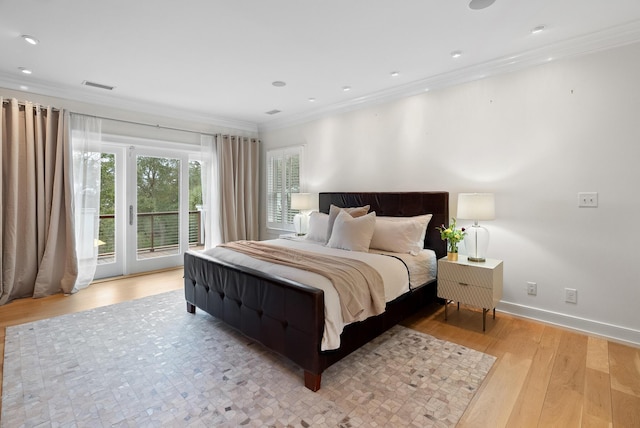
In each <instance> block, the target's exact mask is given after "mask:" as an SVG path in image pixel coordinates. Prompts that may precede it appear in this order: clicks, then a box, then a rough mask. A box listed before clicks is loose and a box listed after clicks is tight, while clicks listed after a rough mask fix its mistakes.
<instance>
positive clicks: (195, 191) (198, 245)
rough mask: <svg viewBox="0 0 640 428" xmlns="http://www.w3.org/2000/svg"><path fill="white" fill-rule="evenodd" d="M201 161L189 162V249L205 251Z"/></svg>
mask: <svg viewBox="0 0 640 428" xmlns="http://www.w3.org/2000/svg"><path fill="white" fill-rule="evenodd" d="M201 177H202V176H201V164H200V161H197V160H191V161H189V249H191V250H202V249H204V227H203V224H202V220H203V219H202V182H201V179H202V178H201Z"/></svg>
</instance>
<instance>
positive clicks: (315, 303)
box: [184, 253, 325, 391]
mask: <svg viewBox="0 0 640 428" xmlns="http://www.w3.org/2000/svg"><path fill="white" fill-rule="evenodd" d="M184 291H185V299H186V301H187V311H189V312H192V313H193V312H195V308H196V307H197V308H200V309H201V310H203V311H205V312H207V313H209V314H211V315H213V316H214V317H216V318H218V319H220V320H222V321H224V322H225V323H226V324H228V325H230V326H231V327H233V328H235V329H237V330H238V331H240V332H242V333H243V334H244V335H246V336H247V337H249V338H251V339H253V340H255V341H257V342H260V343H262V344H263V345H265V346H266V347H268V348H269V349H272V350H273V351H275V352H277V353H279V354H281V355H283V356H285V357H287V358H289V359H290V360H291V361H293V362H294V363H296V364H298V365H299V366H300V367H301V368H302V369H303V370H304V371H305V374H304V378H305V386H307V388H309V389H311V390H313V391H317V390H318V389H319V388H320V376H321V374H322V370H323V369H324V367H323V363H322V361H321V359H320V343H321V341H322V335H323V331H324V322H325V321H324V293H323V292H322V290H319V289H316V288H313V287H309V286H306V285H303V284H300V283H297V282H295V281H290V280H287V279H284V278H279V277H276V276H272V275H268V274H265V273H263V272H259V271H255V270H253V269H250V268H246V267H241V266H235V265H232V264H228V263H225V262H223V261H221V260H218V259H215V258H212V257H206V256H200V255H194V254H190V253H186V254H185V257H184Z"/></svg>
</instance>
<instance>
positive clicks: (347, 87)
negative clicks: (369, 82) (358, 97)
mask: <svg viewBox="0 0 640 428" xmlns="http://www.w3.org/2000/svg"><path fill="white" fill-rule="evenodd" d="M342 90H343V91H345V92H347V91H350V90H351V86H343V87H342Z"/></svg>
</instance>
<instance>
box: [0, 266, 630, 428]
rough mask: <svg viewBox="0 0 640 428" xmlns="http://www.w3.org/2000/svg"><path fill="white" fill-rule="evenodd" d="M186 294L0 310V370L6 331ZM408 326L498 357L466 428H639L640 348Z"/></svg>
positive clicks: (92, 296) (508, 330)
mask: <svg viewBox="0 0 640 428" xmlns="http://www.w3.org/2000/svg"><path fill="white" fill-rule="evenodd" d="M181 288H182V270H180V269H177V270H170V271H166V272H161V273H154V274H150V275H144V276H136V277H129V278H123V279H118V280H112V281H106V282H101V283H97V284H93V285H92V286H91V287H89V288H87V289H86V290H83V291H81V292H79V293H77V294H74V295H72V296H62V295H56V296H51V297H47V298H43V299H21V300H19V301H14V302H12V303H10V304H8V305H5V306H3V307H0V354H1V357H2V358H0V364H2V361H3V360H4V337H5V328H6V327H7V326H10V325H16V324H21V323H24V322H29V321H35V320H38V319H45V318H50V317H53V316H57V315H62V314H66V313H72V312H78V311H83V310H86V309H91V308H94V307H99V306H105V305H110V304H113V303H118V302H122V301H126V300H131V299H136V298H140V297H145V296H149V295H153V294H158V293H163V292H165V291H170V290H175V289H181ZM404 324H405V325H407V326H409V327H412V328H415V329H416V330H420V331H422V332H425V333H428V334H431V335H432V336H435V337H437V338H440V339H444V340H448V341H451V342H455V343H459V344H462V345H464V346H467V347H470V348H473V349H476V350H478V351H482V352H485V353H488V354H491V355H495V356H496V357H497V360H496V362H495V364H494V366H493V368H492V369H491V371H490V372H489V375H488V376H487V379H486V380H485V382H484V383H483V385H482V387H481V388H480V391H479V392H478V393H477V394H476V396H475V397H474V399H473V401H472V402H471V404H470V405H469V407H468V409H467V411H466V412H465V414H464V415H463V417H462V419H461V421H460V424H459V426H460V427H474V428H475V427H554V426H557V427H601V426H602V427H607V426H609V427H611V426H613V427H624V428H627V427H640V348H635V347H630V346H625V345H621V344H618V343H615V342H611V341H608V340H605V339H601V338H597V337H591V336H586V335H584V334H579V333H575V332H572V331H568V330H564V329H560V328H556V327H553V326H549V325H545V324H541V323H537V322H532V321H528V320H523V319H519V318H515V317H511V316H508V315H505V314H502V313H500V312H498V313H497V315H496V320H493V319H491V317H490V316H489V314H488V316H487V331H486V332H484V333H483V332H482V313H481V312H480V311H477V310H471V309H470V308H465V307H461V309H460V311H456V310H455V306H454V305H452V306H450V310H449V320H448V321H447V322H445V321H444V310H443V307H442V306H436V305H434V306H432V307H429V308H425V309H424V310H423V311H422V312H421V313H419V314H418V315H416V316H414V317H412V318H410V319H409V320H407V321H406V322H405V323H404ZM0 369H1V366H0ZM0 385H1V371H0Z"/></svg>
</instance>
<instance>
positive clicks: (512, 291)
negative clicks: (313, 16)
mask: <svg viewBox="0 0 640 428" xmlns="http://www.w3.org/2000/svg"><path fill="white" fill-rule="evenodd" d="M638 76H640V44H635V45H629V46H625V47H621V48H616V49H613V50H609V51H604V52H598V53H593V54H590V55H587V56H582V57H578V58H573V59H569V60H563V61H558V62H550V63H548V64H545V65H542V66H538V67H535V68H531V69H528V70H525V71H520V72H514V73H511V74H507V75H503V76H499V77H494V78H488V79H485V80H480V81H476V82H472V83H468V84H463V85H459V86H455V87H451V88H447V89H442V90H438V91H433V92H428V93H425V94H423V95H418V96H413V97H408V98H404V99H401V100H398V101H394V102H390V103H387V104H382V105H378V106H373V107H367V108H363V109H360V110H357V111H352V112H348V113H343V114H336V115H333V116H329V117H325V118H322V119H318V120H315V121H312V122H309V123H306V124H302V125H296V126H291V127H288V128H282V129H277V130H266V131H263V132H262V133H261V138H262V141H263V150H267V149H270V148H274V147H285V146H290V145H298V144H305V145H306V154H305V156H306V160H307V162H306V172H305V176H306V179H307V189H306V190H307V191H310V192H320V191H416V190H447V191H449V192H450V199H451V207H450V210H451V214H452V215H455V212H456V202H457V201H456V198H457V194H458V193H459V192H475V191H478V192H480V191H482V192H494V193H495V194H496V215H497V219H496V220H495V221H492V222H485V226H487V228H488V229H489V230H490V232H491V243H490V246H489V257H492V258H499V259H502V260H504V269H505V271H504V272H505V277H504V280H505V288H504V295H503V300H502V302H501V304H500V305H499V307H498V310H503V311H507V312H512V313H514V314H519V315H522V316H527V317H532V318H537V319H540V320H544V321H547V322H552V323H557V324H561V325H566V326H569V327H572V328H577V329H581V330H585V331H589V332H592V333H596V334H601V335H605V336H608V337H611V338H614V339H619V340H623V341H628V342H632V343H635V344H640V315H639V314H638V312H639V309H640V245H638V244H639V243H640V215H639V214H640V168H639V165H638V163H639V161H640V83H639V78H638ZM580 191H593V192H598V194H599V207H598V208H578V207H577V193H578V192H580ZM261 194H262V195H264V188H263V189H262V192H261ZM636 216H638V217H636ZM460 223H462V225H464V221H461V222H460ZM261 224H262V232H263V233H262V236H263V237H265V238H268V237H271V236H273V231H268V230H267V229H266V227H265V222H264V219H262V223H261ZM636 251H637V252H636ZM526 281H535V282H537V283H538V294H537V296H528V295H527V292H526ZM565 287H570V288H576V289H577V290H578V303H577V304H571V303H565V302H564V288H565Z"/></svg>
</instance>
